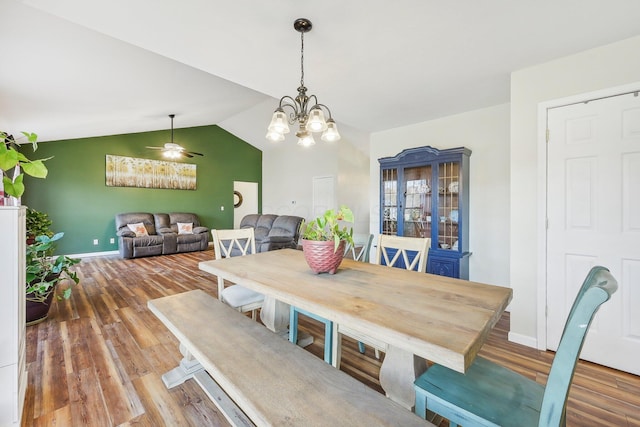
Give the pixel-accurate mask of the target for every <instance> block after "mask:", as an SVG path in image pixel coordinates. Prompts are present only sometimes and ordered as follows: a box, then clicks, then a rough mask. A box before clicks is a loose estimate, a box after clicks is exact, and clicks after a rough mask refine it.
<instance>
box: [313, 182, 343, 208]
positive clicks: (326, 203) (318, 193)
mask: <svg viewBox="0 0 640 427" xmlns="http://www.w3.org/2000/svg"><path fill="white" fill-rule="evenodd" d="M335 204H336V196H335V184H334V179H333V176H314V177H313V211H312V214H313V218H315V217H317V216H320V215H322V214H323V213H324V212H325V211H326V210H327V209H337V208H338V207H337V206H336V205H335Z"/></svg>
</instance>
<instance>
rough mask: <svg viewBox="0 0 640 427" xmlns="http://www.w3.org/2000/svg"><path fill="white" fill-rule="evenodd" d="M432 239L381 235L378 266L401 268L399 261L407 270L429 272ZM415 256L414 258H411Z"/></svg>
mask: <svg viewBox="0 0 640 427" xmlns="http://www.w3.org/2000/svg"><path fill="white" fill-rule="evenodd" d="M430 245H431V239H430V238H425V237H403V236H389V235H386V234H381V235H380V237H379V238H378V251H377V255H376V264H383V261H384V265H387V266H390V267H397V266H399V264H400V263H399V262H398V261H399V260H402V261H403V265H404V267H405V268H406V269H407V270H416V271H419V272H422V273H424V272H426V271H427V257H428V255H429V246H430ZM411 256H413V258H411Z"/></svg>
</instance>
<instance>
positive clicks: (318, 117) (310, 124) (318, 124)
mask: <svg viewBox="0 0 640 427" xmlns="http://www.w3.org/2000/svg"><path fill="white" fill-rule="evenodd" d="M307 129H308V130H310V131H311V132H322V131H323V130H325V129H327V122H326V121H325V119H324V113H323V112H322V110H321V109H320V108H314V109H312V110H311V111H310V112H309V120H308V121H307Z"/></svg>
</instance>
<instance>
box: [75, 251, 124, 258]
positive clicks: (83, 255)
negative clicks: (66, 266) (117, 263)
mask: <svg viewBox="0 0 640 427" xmlns="http://www.w3.org/2000/svg"><path fill="white" fill-rule="evenodd" d="M119 253H120V252H118V251H104V252H88V253H85V254H71V255H67V256H68V257H71V258H89V257H92V256H105V255H118V254H119Z"/></svg>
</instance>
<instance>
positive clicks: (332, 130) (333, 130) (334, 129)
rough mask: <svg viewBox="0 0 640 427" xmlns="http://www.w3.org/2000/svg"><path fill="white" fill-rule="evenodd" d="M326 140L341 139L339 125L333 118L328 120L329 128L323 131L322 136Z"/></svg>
mask: <svg viewBox="0 0 640 427" xmlns="http://www.w3.org/2000/svg"><path fill="white" fill-rule="evenodd" d="M320 138H321V139H322V140H323V141H325V142H334V141H339V140H340V133H338V125H336V122H334V121H333V119H329V120H327V129H326V130H325V131H324V132H323V133H322V136H321V137H320Z"/></svg>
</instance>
